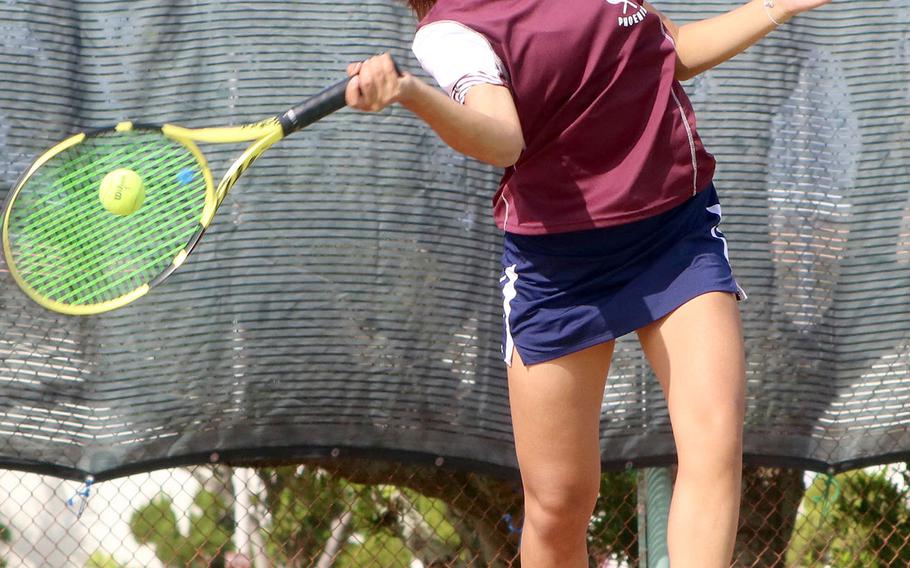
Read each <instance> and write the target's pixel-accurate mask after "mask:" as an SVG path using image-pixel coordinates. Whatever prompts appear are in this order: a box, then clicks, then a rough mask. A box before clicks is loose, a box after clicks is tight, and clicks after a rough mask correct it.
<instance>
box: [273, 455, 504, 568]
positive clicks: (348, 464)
mask: <svg viewBox="0 0 910 568" xmlns="http://www.w3.org/2000/svg"><path fill="white" fill-rule="evenodd" d="M260 477H261V478H262V480H263V483H264V484H265V486H266V491H265V492H264V494H263V497H262V499H261V503H262V504H263V505H264V506H265V508H266V509H267V510H268V512H269V518H270V525H269V526H266V527H264V529H265V533H266V535H267V538H268V544H267V547H268V549H269V556H270V558H271V559H272V561H273V562H275V563H277V564H279V565H282V566H289V567H298V566H328V565H329V564H328V560H329V559H330V558H335V559H336V560H335V564H334V565H333V566H337V567H339V568H355V567H358V568H359V567H360V566H371V567H375V568H399V567H406V566H408V565H409V564H410V563H411V561H412V560H413V559H415V558H417V559H420V560H421V561H422V562H423V563H424V565H426V566H440V565H445V566H452V567H457V566H465V565H468V564H469V563H473V565H481V566H488V567H497V566H504V565H505V564H506V563H507V562H508V561H510V560H511V559H512V558H514V556H515V551H516V548H517V541H518V536H517V535H516V534H511V533H510V531H509V529H508V526H507V524H506V523H503V522H502V516H503V514H504V513H506V512H511V513H513V514H516V513H517V511H519V510H520V495H519V494H518V493H517V492H516V491H515V488H514V485H513V484H511V483H507V482H502V481H498V480H494V479H490V478H486V477H482V476H476V475H472V474H462V473H455V472H449V471H446V470H441V469H439V468H434V467H419V466H404V465H401V464H394V463H384V462H378V461H367V460H319V461H313V462H310V463H309V464H307V465H305V466H300V467H281V468H266V469H262V470H260ZM349 537H351V538H349ZM333 542H334V543H341V544H340V546H337V547H336V546H334V545H333V544H332V543H333Z"/></svg>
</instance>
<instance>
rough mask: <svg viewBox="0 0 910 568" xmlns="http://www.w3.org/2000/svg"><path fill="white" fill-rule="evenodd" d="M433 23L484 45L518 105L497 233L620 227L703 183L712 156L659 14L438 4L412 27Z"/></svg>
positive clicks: (593, 1) (595, 0) (501, 3)
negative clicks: (516, 147)
mask: <svg viewBox="0 0 910 568" xmlns="http://www.w3.org/2000/svg"><path fill="white" fill-rule="evenodd" d="M442 21H454V22H457V23H460V24H462V25H464V26H466V27H468V28H471V29H472V30H474V31H476V32H479V33H480V34H482V35H483V36H484V37H485V38H486V39H487V40H488V41H489V42H490V46H491V47H492V49H493V51H494V52H495V53H496V55H497V56H498V57H499V59H500V60H501V62H502V65H503V67H504V68H505V70H506V72H507V75H508V77H507V82H508V86H509V88H510V89H511V91H512V95H513V97H514V99H515V105H516V107H517V109H518V116H519V119H520V121H521V127H522V131H523V134H524V140H525V149H524V151H523V153H522V154H521V157H520V158H519V160H518V162H517V163H516V164H515V165H514V166H513V167H510V168H507V169H506V171H505V173H504V175H503V178H502V181H501V183H500V187H499V190H498V191H497V193H496V196H495V197H494V199H493V207H494V214H495V218H496V222H497V225H499V227H500V228H502V229H504V230H506V231H508V232H512V233H518V234H526V235H533V234H544V233H558V232H566V231H576V230H583V229H593V228H598V227H607V226H612V225H618V224H621V223H628V222H631V221H636V220H640V219H644V218H647V217H651V216H653V215H656V214H658V213H661V212H663V211H666V210H668V209H670V208H672V207H674V206H676V205H679V204H680V203H682V202H683V201H685V200H686V199H688V198H689V197H691V196H692V195H694V194H695V193H696V192H698V191H700V190H702V189H703V188H705V187H707V186H708V184H709V182H710V181H711V178H712V176H713V174H714V158H713V157H712V156H711V154H709V153H708V152H707V151H706V150H705V148H704V146H703V145H702V143H701V140H700V139H699V137H698V134H697V133H696V131H695V115H694V113H693V111H692V107H691V104H690V102H689V99H688V97H686V94H685V93H684V92H683V89H682V87H681V86H680V84H679V83H678V82H677V81H676V80H675V79H674V78H673V75H674V71H675V67H676V51H675V46H674V44H673V40H672V38H671V37H670V36H669V34H668V33H666V31H665V30H664V27H663V23H662V22H661V21H660V18H659V17H658V15H657V14H654V13H651V12H650V11H648V10H647V9H645V7H644V6H642V5H640V4H638V3H636V2H633V1H632V0H558V1H555V0H554V1H545V0H439V2H438V3H437V4H436V5H435V7H434V8H433V9H432V10H431V11H430V12H429V14H427V16H426V17H425V18H424V19H423V20H422V21H421V22H420V26H421V27H423V26H427V25H429V24H431V23H435V22H442Z"/></svg>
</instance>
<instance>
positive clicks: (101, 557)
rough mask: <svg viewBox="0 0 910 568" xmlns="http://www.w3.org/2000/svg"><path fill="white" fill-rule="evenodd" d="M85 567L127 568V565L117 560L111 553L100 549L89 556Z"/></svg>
mask: <svg viewBox="0 0 910 568" xmlns="http://www.w3.org/2000/svg"><path fill="white" fill-rule="evenodd" d="M85 568H127V566H125V565H123V564H120V563H119V562H117V560H115V559H114V557H113V556H111V555H110V554H108V553H106V552H103V551H101V550H98V551H95V552H93V553H92V555H91V556H90V557H89V559H88V561H87V562H86V563H85Z"/></svg>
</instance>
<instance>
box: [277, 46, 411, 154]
mask: <svg viewBox="0 0 910 568" xmlns="http://www.w3.org/2000/svg"><path fill="white" fill-rule="evenodd" d="M392 65H394V66H395V72H396V73H398V75H399V76H401V74H402V73H401V69H400V68H399V67H398V63H396V62H395V60H394V59H393V60H392ZM350 80H351V78H350V77H347V78H345V79H342V80H341V81H338V82H337V83H335V84H334V85H332V86H331V87H327V88H326V89H324V90H322V91H321V92H319V93H317V94H315V95H313V96H312V97H310V98H308V99H307V100H305V101H303V102H301V103H300V104H298V105H296V106H294V107H293V108H291V109H288V110H287V111H286V112H285V113H284V114H282V115H279V116H278V122H280V123H281V128H282V130H283V131H284V135H285V136H287V135H288V134H290V133H292V132H296V131H298V130H300V129H301V128H304V127H306V126H309V125H310V124H313V123H314V122H316V121H317V120H319V119H321V118H323V117H326V116H328V115H330V114H332V113H333V112H335V111H337V110H341V109H343V108H344V107H345V105H346V104H347V103H346V102H345V98H344V92H345V90H346V89H347V86H348V81H350Z"/></svg>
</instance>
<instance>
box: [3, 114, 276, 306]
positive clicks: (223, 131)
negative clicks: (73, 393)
mask: <svg viewBox="0 0 910 568" xmlns="http://www.w3.org/2000/svg"><path fill="white" fill-rule="evenodd" d="M134 128H141V129H144V130H151V129H156V128H158V129H160V130H161V132H162V133H163V134H164V135H165V136H167V137H168V138H170V139H172V140H174V141H175V142H178V143H179V144H182V145H183V146H184V147H186V148H187V149H188V150H189V151H190V152H191V153H192V154H193V156H194V157H195V158H196V161H197V162H198V164H199V166H200V169H201V170H202V173H203V177H204V179H205V203H204V206H203V209H202V213H201V215H200V217H199V229H198V230H197V232H196V234H195V235H194V237H193V238H192V239H190V241H189V243H187V246H186V247H184V248H183V249H182V250H181V251H180V252H179V253H178V254H177V255H176V256H175V257H174V260H173V262H172V263H171V265H170V267H168V268H167V269H166V270H165V271H164V272H163V273H162V274H161V275H160V276H158V277H157V278H155V279H154V280H153V281H152V282H150V283H148V284H143V285H142V286H140V287H138V288H136V289H135V290H133V291H131V292H129V293H128V294H124V295H122V296H119V297H117V298H114V299H112V300H107V301H105V302H99V303H97V304H90V305H74V304H66V303H63V302H58V301H56V300H53V299H51V298H48V297H45V296H43V295H42V294H41V293H40V292H38V291H37V290H35V289H34V288H33V287H31V286H29V285H28V283H27V282H26V281H25V279H24V278H23V277H22V274H21V273H20V271H19V269H18V268H17V267H16V263H15V262H14V260H13V253H12V249H11V247H10V239H9V211H10V207H9V206H7V207H6V208H5V209H4V212H3V239H2V241H3V254H4V257H5V258H6V265H7V267H9V271H10V274H11V275H12V277H13V279H14V280H15V281H16V284H18V285H19V287H20V288H21V289H22V291H23V292H24V293H25V294H26V295H27V296H28V297H29V298H31V299H32V300H33V301H34V302H36V303H37V304H39V305H41V306H43V307H45V308H47V309H48V310H51V311H54V312H57V313H61V314H67V315H76V316H88V315H95V314H100V313H103V312H107V311H110V310H114V309H117V308H120V307H122V306H125V305H126V304H129V303H130V302H133V301H135V300H137V299H139V298H141V297H142V296H144V295H145V294H146V293H148V291H149V290H150V289H151V287H152V286H153V285H154V284H155V283H156V281H159V280H163V279H164V278H165V277H166V276H167V275H169V274H170V273H171V272H173V271H174V270H176V269H177V268H179V267H180V265H181V264H183V262H184V261H185V260H186V257H187V256H188V255H189V253H190V251H191V250H192V248H193V246H195V243H196V242H198V241H199V238H200V237H201V236H202V233H203V232H205V230H206V229H207V228H208V227H209V225H210V224H211V222H212V219H213V218H214V216H215V211H217V210H218V206H219V205H221V202H222V201H224V198H225V197H226V196H227V194H228V192H229V191H230V189H231V187H232V186H233V185H234V183H235V182H236V181H237V179H238V178H240V175H241V174H242V173H243V172H244V171H245V170H246V169H247V168H249V167H250V165H251V164H252V163H253V162H254V161H255V160H256V158H258V157H259V156H260V155H262V153H263V152H265V151H266V150H267V149H268V148H269V147H270V146H271V145H272V144H274V143H275V142H278V141H279V140H281V139H282V138H284V132H283V130H282V127H281V124H280V122H279V121H278V118H277V117H276V118H270V119H267V120H263V121H261V122H257V123H255V124H247V125H243V126H224V127H214V128H186V127H183V126H179V125H176V124H164V125H162V126H160V127H158V126H147V125H141V126H138V127H137V126H136V125H135V124H134V123H133V122H131V121H125V122H120V123H118V124H117V125H116V126H115V127H114V128H113V130H116V131H117V132H127V131H130V130H133V129H134ZM109 130H111V129H109V128H106V129H98V130H97V131H93V132H104V131H109ZM89 136H91V134H87V133H85V132H80V133H79V134H75V135H73V136H70V137H69V138H67V139H66V140H64V141H62V142H60V143H59V144H56V145H55V146H53V147H51V148H49V149H48V150H47V151H45V152H44V153H43V154H41V155H40V156H39V157H38V158H37V159H36V160H35V161H34V162H33V163H32V165H31V166H30V167H29V169H28V170H27V171H26V172H25V173H24V174H23V175H22V177H21V178H20V179H19V181H18V182H17V183H16V185H15V186H14V187H13V190H12V191H11V192H10V196H9V198H8V199H9V204H10V205H11V204H12V203H13V202H14V201H15V199H16V198H17V197H18V195H19V192H20V191H21V190H22V188H23V187H24V186H25V184H26V183H27V182H28V180H29V179H31V177H32V175H33V174H34V173H35V171H37V170H38V168H40V167H41V166H43V165H44V164H46V163H47V162H48V161H49V160H50V159H51V158H53V157H54V156H56V155H57V154H60V153H61V152H63V151H65V150H67V149H69V148H72V147H73V146H75V145H77V144H79V143H81V142H82V141H83V140H85V139H86V138H88V137H89ZM250 141H254V142H253V144H251V145H250V146H249V147H248V148H247V149H246V150H245V151H244V152H243V153H242V154H241V155H240V156H239V157H238V158H237V159H236V160H234V162H233V163H232V164H231V167H230V168H228V170H227V172H226V173H225V174H224V176H223V177H222V178H221V181H220V182H219V183H218V185H217V187H216V186H215V184H214V182H213V178H212V172H211V169H210V168H209V165H208V162H207V161H206V159H205V156H204V155H203V154H202V151H201V150H199V147H198V146H197V143H213V144H230V143H238V142H250Z"/></svg>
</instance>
